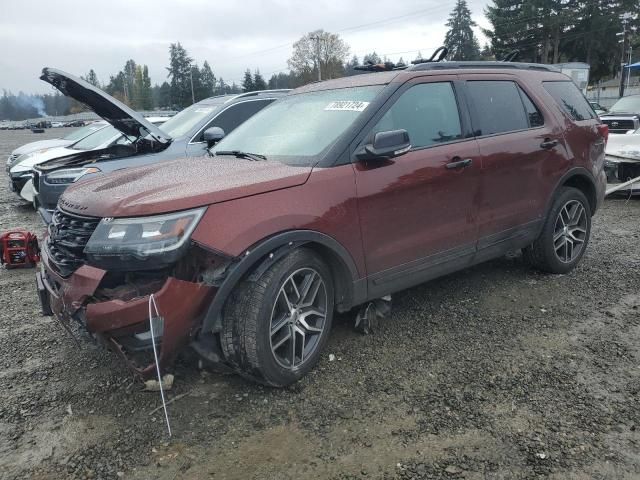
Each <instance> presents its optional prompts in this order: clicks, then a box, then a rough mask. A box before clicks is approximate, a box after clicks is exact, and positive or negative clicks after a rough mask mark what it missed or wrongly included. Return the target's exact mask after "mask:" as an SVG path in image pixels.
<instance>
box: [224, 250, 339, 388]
mask: <svg viewBox="0 0 640 480" xmlns="http://www.w3.org/2000/svg"><path fill="white" fill-rule="evenodd" d="M333 306H334V291H333V279H332V276H331V271H330V270H329V268H328V267H327V265H326V263H325V262H324V261H323V260H322V258H320V257H319V256H318V255H317V254H316V253H315V252H313V251H311V250H309V249H305V248H300V249H297V250H294V251H293V252H291V253H290V254H289V255H287V256H286V257H285V258H283V259H282V260H279V261H278V262H276V263H275V264H273V265H272V266H271V267H269V269H267V271H266V272H265V273H263V274H262V275H261V277H260V278H259V279H257V280H251V279H247V280H245V281H244V282H243V283H242V284H240V285H239V287H238V288H237V289H236V291H235V292H234V293H233V295H232V297H231V298H230V299H229V302H228V304H227V306H226V308H225V312H224V315H223V332H222V337H221V340H222V350H223V353H224V355H225V358H226V360H227V362H229V363H230V364H231V365H233V366H234V367H235V368H236V370H238V372H239V373H241V374H243V375H244V376H247V377H250V378H252V379H254V380H256V381H258V382H261V383H264V384H267V385H271V386H285V385H289V384H291V383H293V382H295V381H297V380H299V379H300V378H301V377H302V376H303V375H305V374H306V373H307V372H308V371H309V370H311V369H312V368H313V366H314V365H315V364H316V363H317V362H318V360H319V358H320V354H321V351H322V349H323V347H324V345H325V343H326V341H327V338H328V336H329V332H330V330H331V322H332V319H333Z"/></svg>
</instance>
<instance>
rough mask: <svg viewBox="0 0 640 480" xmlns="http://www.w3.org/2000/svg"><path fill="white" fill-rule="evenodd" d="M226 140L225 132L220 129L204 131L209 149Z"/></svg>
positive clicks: (213, 128) (214, 128)
mask: <svg viewBox="0 0 640 480" xmlns="http://www.w3.org/2000/svg"><path fill="white" fill-rule="evenodd" d="M223 138H224V130H223V129H221V128H220V127H211V128H207V129H206V130H205V131H204V141H205V142H207V147H209V148H210V147H213V146H214V145H215V144H216V143H218V142H219V141H220V140H222V139H223Z"/></svg>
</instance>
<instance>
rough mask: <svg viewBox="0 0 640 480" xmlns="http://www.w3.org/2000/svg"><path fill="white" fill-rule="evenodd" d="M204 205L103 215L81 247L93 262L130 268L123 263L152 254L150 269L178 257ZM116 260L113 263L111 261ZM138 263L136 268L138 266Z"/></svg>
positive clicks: (198, 219)
mask: <svg viewBox="0 0 640 480" xmlns="http://www.w3.org/2000/svg"><path fill="white" fill-rule="evenodd" d="M204 211H205V208H198V209H195V210H187V211H184V212H177V213H170V214H167V215H154V216H151V217H137V218H115V219H110V218H104V219H102V220H101V221H100V223H99V224H98V226H97V227H96V229H95V231H94V232H93V234H92V235H91V238H90V239H89V241H88V242H87V245H86V247H85V248H84V251H85V253H86V254H87V256H88V257H89V259H90V260H92V261H93V263H96V264H104V263H105V262H108V263H109V264H110V265H109V267H112V268H113V267H115V268H118V267H123V268H132V266H134V265H132V264H130V263H126V262H130V261H132V260H137V261H143V262H145V261H146V260H148V259H149V257H151V256H154V257H155V259H154V262H153V265H147V266H148V267H149V268H160V267H162V266H166V265H168V264H171V263H173V262H175V261H177V260H178V258H179V257H180V256H181V255H182V253H183V250H184V248H186V247H188V240H189V238H190V237H191V234H192V233H193V230H194V229H195V228H196V225H197V224H198V222H199V221H200V218H202V215H203V213H204ZM113 261H116V265H114V262H113ZM139 266H140V265H139V263H138V264H137V265H135V267H139Z"/></svg>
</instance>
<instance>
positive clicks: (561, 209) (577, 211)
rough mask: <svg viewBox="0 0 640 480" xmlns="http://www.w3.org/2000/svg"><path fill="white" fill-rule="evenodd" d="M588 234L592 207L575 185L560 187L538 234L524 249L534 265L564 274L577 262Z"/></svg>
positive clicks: (583, 250) (587, 240)
mask: <svg viewBox="0 0 640 480" xmlns="http://www.w3.org/2000/svg"><path fill="white" fill-rule="evenodd" d="M590 233H591V207H590V205H589V201H588V200H587V197H586V196H585V195H584V193H582V192H581V191H580V190H578V189H577V188H572V187H563V188H562V189H561V190H560V191H559V192H558V194H557V195H556V198H555V200H554V202H553V205H552V207H551V210H550V212H549V215H548V217H547V218H546V220H545V223H544V226H543V229H542V233H541V234H540V237H538V239H537V240H536V241H535V242H533V244H532V245H531V246H529V247H527V248H526V249H525V250H524V255H525V258H526V259H527V260H528V261H529V263H530V264H531V265H533V266H534V267H536V268H538V269H540V270H542V271H545V272H549V273H567V272H569V271H571V270H573V268H574V267H575V266H576V265H577V264H578V262H580V259H581V258H582V256H583V255H584V252H585V250H586V248H587V244H588V242H589V236H590Z"/></svg>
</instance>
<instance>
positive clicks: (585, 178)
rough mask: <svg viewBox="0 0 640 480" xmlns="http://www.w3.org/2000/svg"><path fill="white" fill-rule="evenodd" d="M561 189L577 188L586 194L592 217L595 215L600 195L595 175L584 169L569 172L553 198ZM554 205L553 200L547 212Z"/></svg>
mask: <svg viewBox="0 0 640 480" xmlns="http://www.w3.org/2000/svg"><path fill="white" fill-rule="evenodd" d="M561 187H573V188H577V189H578V190H580V191H581V192H582V193H584V195H585V196H586V197H587V200H588V201H589V207H590V208H591V216H593V215H594V214H595V212H596V209H597V208H598V193H597V189H596V182H595V180H594V179H593V175H591V173H590V172H589V171H588V170H586V169H584V168H574V169H572V170H569V171H568V172H567V173H566V174H565V175H564V176H563V177H562V178H561V179H560V181H559V182H558V185H557V186H556V188H555V190H554V195H553V197H555V195H556V193H557V191H558V189H559V188H561ZM552 204H553V198H552V199H551V200H550V201H549V205H548V208H547V211H548V209H549V208H551V205H552Z"/></svg>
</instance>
